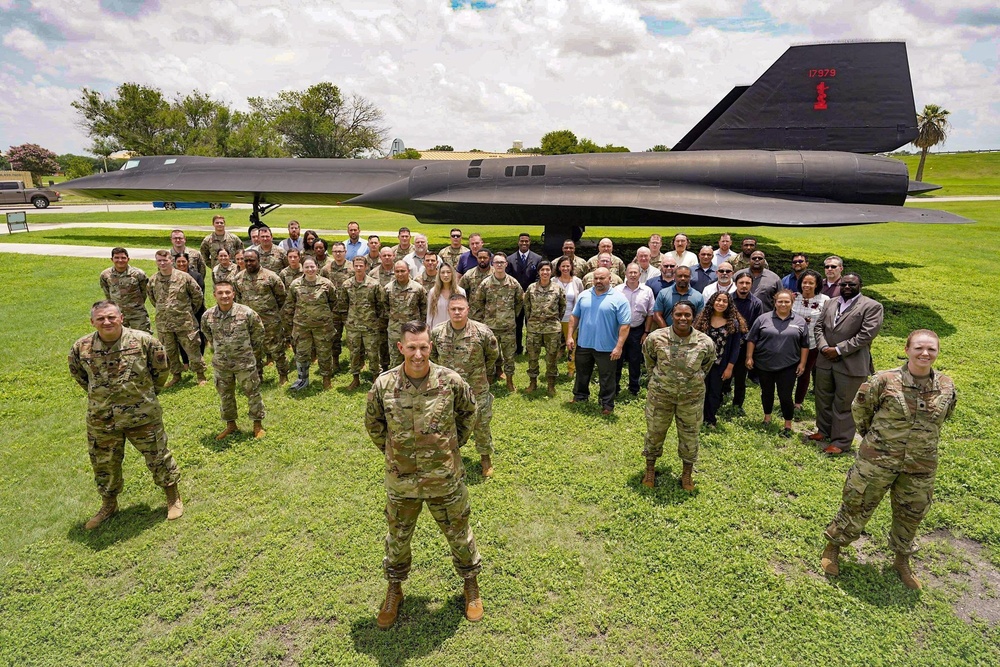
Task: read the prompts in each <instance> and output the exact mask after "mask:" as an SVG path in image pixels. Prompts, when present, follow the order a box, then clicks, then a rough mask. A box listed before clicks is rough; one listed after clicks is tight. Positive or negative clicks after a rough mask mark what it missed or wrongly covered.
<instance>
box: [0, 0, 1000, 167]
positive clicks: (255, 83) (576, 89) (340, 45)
mask: <svg viewBox="0 0 1000 667" xmlns="http://www.w3.org/2000/svg"><path fill="white" fill-rule="evenodd" d="M854 39H865V40H870V39H905V40H906V42H907V45H908V51H909V59H910V68H911V71H912V76H913V87H914V97H915V100H916V104H917V108H918V109H921V108H923V105H924V104H928V103H932V104H939V105H942V106H944V107H945V108H947V109H949V110H950V111H951V112H952V113H951V120H952V121H953V124H954V128H953V130H952V132H951V135H950V137H949V139H948V142H947V144H946V145H945V149H947V150H969V149H986V148H993V149H1000V121H998V119H1000V66H998V58H1000V8H998V5H997V3H996V1H995V0H948V2H944V1H943V0H909V1H904V0H865V1H864V2H860V1H852V0H838V1H830V0H809V1H804V2H803V1H798V0H713V1H712V2H706V1H705V0H571V1H565V0H562V1H560V0H496V1H495V2H483V1H479V0H477V1H473V2H470V1H469V0H337V1H336V2H331V1H330V0H295V1H294V2H277V1H273V0H271V1H268V0H238V1H232V0H201V1H199V2H190V1H188V0H172V1H171V2H166V1H159V0H99V1H98V0H0V41H2V47H0V99H2V100H3V102H2V104H0V150H6V149H7V147H8V146H11V145H16V144H21V143H25V142H32V143H38V144H41V145H43V146H45V147H47V148H49V149H51V150H53V151H55V152H57V153H64V152H74V153H83V152H84V151H85V149H86V147H87V146H88V145H89V141H88V139H87V137H86V136H85V135H84V134H83V132H82V131H81V130H80V128H79V127H78V126H77V122H78V117H77V115H76V113H75V112H74V110H73V109H72V107H70V102H71V101H73V100H75V99H77V98H78V97H79V95H80V89H81V88H82V87H88V88H92V89H96V90H99V91H102V92H105V93H110V92H113V91H114V89H115V88H116V87H117V86H118V85H119V84H120V83H122V82H126V81H134V82H139V83H143V84H147V85H151V86H156V87H159V88H160V89H162V90H163V91H164V92H165V93H167V94H168V95H169V96H173V95H175V94H177V93H188V92H190V91H192V90H194V89H198V90H201V91H203V92H207V93H210V94H211V95H212V96H214V97H216V98H219V99H223V100H225V101H227V102H228V103H230V104H232V105H234V106H236V107H239V108H246V98H247V97H248V96H272V95H274V94H275V93H277V92H278V91H280V90H282V89H296V90H300V89H304V88H306V87H308V86H310V85H312V84H314V83H316V82H318V81H324V80H325V81H331V82H333V83H335V84H337V85H338V86H340V87H341V89H342V90H344V91H346V92H348V93H359V94H361V95H363V96H365V97H367V98H368V99H370V100H371V101H373V102H375V103H376V104H377V105H378V106H379V107H380V108H381V109H382V110H383V111H384V112H385V116H386V121H387V124H388V126H389V127H390V128H391V129H390V132H389V134H390V137H399V138H401V139H403V141H404V143H405V144H406V145H407V146H408V147H414V148H418V149H420V148H424V149H426V148H428V147H430V146H432V145H434V144H439V143H440V144H451V145H453V146H454V147H455V148H456V150H468V149H471V148H480V149H484V150H506V149H507V148H508V147H510V145H511V142H512V141H514V140H516V139H520V140H523V141H524V142H525V145H526V146H532V145H538V142H539V140H540V138H541V136H542V135H543V134H544V133H545V132H547V131H550V130H557V129H564V128H566V129H571V130H573V131H574V132H575V133H576V134H577V136H579V137H588V138H590V139H593V140H594V141H596V142H597V143H599V144H606V143H615V144H620V145H625V146H628V147H629V148H631V149H632V150H636V151H641V150H645V149H646V148H649V147H650V146H653V145H654V144H661V143H662V144H667V145H673V143H674V142H676V141H677V140H678V139H680V138H681V137H682V136H683V135H684V134H685V132H686V131H687V130H688V129H689V128H690V127H691V125H693V124H694V123H695V122H697V121H698V120H699V119H700V118H701V117H702V116H703V115H704V114H705V113H706V112H707V111H708V110H709V109H711V108H712V106H714V104H715V103H716V102H717V101H718V100H719V99H720V98H721V97H722V96H723V95H724V94H725V93H726V92H728V91H729V89H730V88H732V87H733V86H734V85H737V84H745V83H751V82H752V81H754V80H755V79H756V78H757V77H758V76H759V75H760V74H762V73H763V72H764V70H766V69H767V67H768V66H769V65H770V64H771V63H772V62H773V61H774V60H775V59H777V58H778V56H780V55H781V53H783V52H784V51H785V49H786V48H787V47H788V46H789V45H790V44H801V43H806V42H812V41H834V40H854ZM387 148H388V147H387Z"/></svg>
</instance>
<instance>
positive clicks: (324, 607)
mask: <svg viewBox="0 0 1000 667" xmlns="http://www.w3.org/2000/svg"><path fill="white" fill-rule="evenodd" d="M943 207H944V206H942V208H943ZM947 208H948V209H949V210H953V211H955V212H958V213H962V214H964V215H969V216H970V217H974V218H976V219H978V220H979V223H978V224H976V225H967V226H950V225H899V224H890V225H872V226H866V227H860V228H851V229H813V230H809V229H799V230H785V229H773V228H772V229H755V230H752V231H753V232H754V233H757V236H758V238H759V239H760V241H761V243H762V245H763V246H764V248H765V249H766V250H767V252H768V254H769V256H771V257H773V258H775V259H778V258H781V257H787V255H788V252H789V251H791V250H792V249H796V250H803V251H805V252H808V253H809V254H810V256H811V257H814V258H818V257H821V256H823V255H825V254H827V253H831V252H836V253H838V254H841V255H842V256H844V258H845V260H846V263H847V265H848V266H849V267H851V268H852V269H858V270H860V272H861V273H862V275H863V276H864V279H865V289H866V292H867V293H868V294H870V295H871V296H873V297H875V298H877V299H879V300H880V301H881V302H882V303H884V304H885V306H886V311H887V318H886V325H885V327H884V329H883V331H882V333H881V335H880V336H879V338H878V339H877V340H876V343H875V346H874V354H875V360H876V362H875V363H876V366H877V367H879V368H887V367H891V366H893V365H896V364H898V363H900V362H899V359H900V355H901V348H902V343H903V339H904V337H905V335H906V333H907V332H908V331H909V330H910V329H912V328H915V327H930V328H933V329H935V330H937V331H938V332H940V333H941V334H942V348H943V353H942V356H941V359H940V367H941V369H942V370H944V371H945V372H947V373H949V374H951V375H952V376H953V377H954V378H955V380H956V382H957V384H958V386H959V389H960V391H961V399H960V403H959V408H958V410H957V412H956V414H955V418H954V419H953V420H952V422H950V423H949V424H948V425H947V426H946V428H945V430H944V436H943V440H942V447H941V451H942V465H941V469H940V472H939V475H938V483H937V489H936V497H935V501H936V502H935V505H934V506H933V508H932V510H931V512H930V515H929V516H928V518H927V520H926V521H925V523H924V525H923V527H922V529H921V540H922V543H923V545H924V550H923V551H922V552H921V553H920V554H919V555H918V556H917V558H916V565H917V571H918V574H919V575H920V576H922V577H923V578H924V580H925V582H926V584H927V588H926V590H925V591H924V592H923V593H921V594H919V595H918V594H914V593H911V592H909V591H907V590H906V589H905V588H904V587H903V586H902V585H901V584H900V582H899V581H898V579H897V578H896V577H895V575H894V574H893V573H892V572H891V571H887V568H886V566H887V564H888V562H889V559H890V556H889V555H888V554H887V550H886V546H885V544H886V535H887V530H888V525H889V508H888V501H886V503H885V504H884V506H883V507H881V508H880V509H879V511H878V512H877V513H876V515H875V518H874V519H873V521H872V523H871V524H870V525H869V536H868V537H867V538H866V539H864V540H862V541H861V542H860V543H859V545H858V549H857V550H856V551H855V550H847V558H846V562H845V564H844V566H843V568H842V572H843V574H842V575H841V576H840V577H839V578H837V579H830V580H827V579H825V578H824V577H823V576H822V575H821V573H820V570H819V566H818V560H819V552H820V550H821V549H822V537H821V531H822V529H823V527H824V526H825V525H826V523H827V522H828V521H829V519H830V518H831V517H832V516H833V514H834V513H835V511H836V508H837V504H838V502H839V497H840V490H841V486H842V484H843V480H844V473H845V472H846V470H847V468H848V467H849V465H850V461H849V460H847V459H844V458H842V459H837V460H829V459H827V458H825V457H823V456H821V455H820V454H818V453H817V452H816V451H815V449H814V448H813V447H811V446H807V445H805V444H802V443H800V442H798V441H792V442H789V441H786V440H782V439H781V438H779V437H777V435H776V433H775V432H774V431H766V430H764V429H763V428H762V427H761V426H760V424H759V421H760V416H761V415H760V407H759V402H758V398H757V397H758V394H757V392H756V390H753V389H751V392H750V395H749V397H748V401H747V408H748V416H747V417H746V418H742V419H735V420H723V421H722V422H721V423H722V426H721V429H720V431H719V432H717V433H712V434H706V435H704V436H703V439H702V452H701V458H700V461H699V464H698V467H697V472H696V482H697V484H698V491H697V492H696V493H695V494H694V495H693V496H690V497H688V496H687V495H685V494H684V493H682V492H681V491H679V489H678V488H677V486H676V481H675V480H676V476H677V475H678V473H679V468H680V465H679V462H678V461H677V460H676V458H675V456H673V455H670V454H669V453H670V452H672V451H673V447H672V445H671V443H672V442H673V441H674V440H673V438H674V437H675V435H674V432H673V431H671V433H670V435H669V436H668V442H667V446H666V451H667V452H668V455H667V456H665V457H664V459H662V461H661V466H660V470H661V481H660V485H659V486H658V487H657V488H656V489H655V490H652V491H649V490H646V489H644V488H643V487H642V486H641V485H640V484H639V481H640V479H641V472H642V459H641V455H640V451H641V447H642V436H643V432H644V419H643V400H644V394H645V392H644V391H643V394H642V395H641V396H640V398H639V399H638V400H633V399H626V400H624V401H622V402H621V403H620V405H619V407H618V409H616V412H615V415H614V416H613V417H611V418H602V417H601V416H600V415H599V413H598V411H597V409H596V406H595V405H594V404H593V403H591V404H590V405H588V406H582V407H580V406H569V405H567V404H566V400H567V399H568V398H569V388H570V385H569V381H568V380H567V379H566V378H565V377H563V378H561V380H560V384H559V394H558V396H557V398H556V399H555V400H549V399H547V398H545V397H544V395H537V396H525V395H523V394H517V395H507V393H506V391H503V390H501V391H498V393H497V400H496V403H495V413H496V417H495V419H494V434H495V439H496V442H497V447H498V450H499V453H498V456H497V458H496V463H497V476H496V477H495V478H494V479H492V480H483V479H482V478H481V476H480V475H479V469H478V464H477V462H476V457H475V452H474V450H473V449H472V447H471V446H470V447H468V448H467V450H466V452H465V457H466V463H467V464H468V468H469V476H468V481H469V484H470V486H471V492H472V498H473V510H474V514H473V527H474V530H475V531H476V535H477V539H478V542H479V546H480V549H481V551H482V553H483V557H484V560H485V570H484V573H483V575H482V578H481V582H482V588H483V594H484V596H485V601H486V614H487V615H486V619H485V620H484V622H483V623H481V624H479V625H477V626H472V625H470V624H468V623H466V622H465V621H464V620H463V619H462V617H461V611H460V608H459V603H458V599H459V592H460V590H461V587H460V583H459V581H458V579H457V578H456V577H455V576H454V573H453V571H452V569H451V565H450V559H449V558H448V556H447V549H446V546H445V544H444V541H443V538H442V537H441V536H440V534H439V533H438V531H437V528H436V526H435V525H434V523H433V521H431V520H430V518H429V517H423V518H422V519H421V521H420V524H419V526H418V530H417V533H416V536H415V538H414V570H413V574H412V576H411V579H410V581H409V582H408V583H407V585H406V588H405V590H406V594H407V598H406V601H405V602H404V604H403V612H402V618H401V620H400V623H399V625H398V626H397V627H396V628H395V629H393V630H391V631H389V632H379V631H378V630H377V629H376V628H375V624H374V616H375V612H376V610H377V607H378V604H379V603H380V601H381V597H382V594H383V591H384V583H383V581H382V579H381V576H380V561H381V554H382V543H381V541H382V536H383V534H384V532H385V525H384V517H383V514H382V511H383V502H384V501H383V491H382V486H381V474H382V471H381V467H382V465H381V462H380V458H379V455H378V452H377V451H376V450H375V449H374V448H373V447H372V445H371V443H370V442H369V441H368V439H367V437H366V436H365V434H364V430H363V426H362V421H361V415H362V413H363V411H364V406H365V396H364V393H363V392H358V393H353V394H346V393H344V392H343V391H341V390H334V391H331V392H327V393H323V392H321V391H317V389H316V387H315V386H313V387H310V389H309V390H307V391H306V392H305V395H304V396H293V395H291V394H289V393H288V392H287V391H284V390H280V389H278V387H277V386H276V384H275V380H276V378H275V375H274V369H273V368H269V369H268V370H267V373H266V381H265V403H266V405H267V409H268V417H267V420H266V424H267V426H268V428H269V432H268V435H267V437H266V439H264V440H262V441H254V440H252V439H250V438H248V437H246V436H245V435H244V436H242V437H238V438H234V439H232V440H230V441H229V442H226V443H217V442H216V441H215V440H214V437H213V436H214V434H215V433H216V432H217V431H218V430H219V429H220V428H221V422H220V421H219V419H218V402H217V397H216V395H215V391H214V389H213V388H212V387H211V386H208V387H204V388H199V387H197V386H194V385H193V384H192V383H191V382H190V381H188V382H187V383H186V384H185V385H183V386H181V387H178V388H177V389H174V390H170V391H167V392H165V393H164V394H163V396H162V402H163V405H164V414H165V421H166V425H167V429H168V431H169V437H170V444H171V447H172V448H173V450H174V453H175V456H176V458H177V460H178V462H179V464H180V466H181V468H182V471H183V474H184V478H183V481H182V487H181V488H182V491H183V494H184V498H185V502H186V513H185V516H184V517H183V518H182V519H181V520H180V521H178V522H174V523H171V524H169V525H168V524H167V523H166V522H165V521H164V520H163V517H164V503H163V496H162V493H161V492H160V491H159V490H158V489H156V488H155V487H154V486H153V485H152V483H151V481H150V479H149V474H148V472H147V471H146V470H145V467H144V466H143V465H142V461H141V457H138V456H137V455H136V453H135V452H134V450H130V451H129V452H128V455H127V460H126V473H125V474H126V485H125V490H124V493H123V494H122V496H121V501H122V504H123V512H122V513H121V515H120V516H118V517H116V518H114V519H113V520H112V521H111V522H109V524H108V525H107V526H105V527H103V528H102V529H101V530H98V531H96V532H93V533H87V532H85V531H83V529H82V525H83V522H84V521H85V520H86V519H87V518H88V517H89V516H90V515H91V514H92V513H93V511H94V510H95V509H96V508H97V506H98V498H97V495H96V493H95V492H94V489H93V483H92V480H91V475H90V470H89V464H88V461H87V456H86V449H85V448H86V441H85V438H84V425H83V415H84V410H85V400H84V398H83V395H82V392H81V391H80V390H79V388H78V387H77V386H76V385H75V384H74V383H73V382H71V381H70V379H69V377H68V376H67V373H66V362H65V358H66V357H65V355H66V352H67V350H68V349H69V346H70V345H71V343H72V341H73V340H74V339H75V338H76V337H78V336H80V335H83V334H85V333H87V332H88V330H89V325H88V322H87V317H86V310H87V306H88V305H89V303H91V302H92V301H94V300H95V299H97V298H98V297H99V296H100V291H99V288H98V285H97V274H98V272H99V271H100V270H101V269H102V268H104V267H105V266H106V265H107V262H105V261H103V260H82V259H61V258H53V259H46V260H44V261H40V260H39V258H37V257H35V258H31V257H24V258H22V257H13V256H9V255H0V257H2V259H0V281H2V283H3V284H4V285H7V286H8V287H9V288H8V289H7V290H4V291H3V293H2V294H0V418H2V423H3V425H4V428H3V432H2V433H0V468H2V469H3V470H4V475H3V478H2V482H0V534H2V535H4V537H5V539H4V540H3V544H2V546H0V664H38V665H53V664H58V665H61V666H68V665H78V664H79V665H91V664H100V663H107V662H111V661H114V662H117V663H123V664H136V665H138V664H150V665H160V664H189V665H215V664H230V665H236V664H246V665H251V664H273V665H280V664H317V665H318V664H345V665H347V664H350V665H353V664H361V665H376V664H378V665H402V664H412V665H467V664H472V663H477V664H490V665H501V664H509V665H523V664H539V665H556V664H593V665H597V664H601V665H605V664H621V665H632V664H639V663H647V664H705V663H709V664H748V663H756V664H768V665H800V664H811V663H813V662H815V661H816V660H817V657H816V656H837V658H836V659H837V662H839V663H841V664H851V665H854V664H858V665H860V664H873V663H878V664H887V665H889V664H899V665H913V664H966V665H987V664H997V663H998V662H1000V649H998V648H997V647H998V646H1000V625H998V621H1000V614H998V612H997V609H998V604H1000V602H998V597H997V596H998V594H1000V591H998V586H997V584H996V583H993V584H992V585H991V584H990V583H989V581H990V577H992V581H993V582H997V581H998V578H1000V572H998V566H1000V485H998V484H997V481H996V480H997V479H1000V426H998V423H997V420H996V415H997V414H998V412H1000V391H998V388H997V387H998V385H997V382H996V380H995V378H994V377H993V375H992V372H991V371H990V370H989V369H991V368H995V366H996V359H995V354H994V351H995V350H996V349H998V348H1000V333H998V330H997V326H996V313H997V312H1000V296H998V293H997V290H996V289H995V285H994V282H995V281H994V279H993V276H992V274H991V273H990V272H988V271H983V270H978V269H979V267H983V266H991V265H992V262H993V259H994V257H993V253H994V248H993V246H994V245H995V244H993V243H990V242H984V239H990V238H996V237H995V236H994V235H995V234H997V233H998V232H1000V213H998V212H997V208H996V207H995V206H992V205H985V204H982V203H975V204H948V205H947ZM177 215H181V213H180V212H178V213H177ZM296 215H298V213H296ZM324 215H327V216H329V213H325V214H324ZM201 219H202V220H204V218H201ZM310 224H317V225H318V222H310ZM364 224H365V225H366V226H369V225H371V226H374V223H368V222H366V223H364ZM431 229H433V230H434V233H435V234H436V236H435V237H434V238H433V239H432V244H435V243H436V245H441V244H442V243H443V240H444V233H445V232H446V230H445V229H444V228H441V227H434V228H431ZM439 230H440V231H439ZM98 231H99V230H87V233H89V234H97V232H98ZM514 231H516V230H510V229H503V228H501V229H496V230H493V229H491V230H489V231H488V233H487V240H488V242H489V243H491V244H493V245H498V246H509V245H510V242H511V241H512V240H513V233H512V232H514ZM590 231H593V232H594V233H595V234H599V233H600V230H590ZM615 231H616V233H618V232H620V233H621V234H622V235H623V236H621V238H622V240H623V242H632V243H635V242H638V240H639V239H640V236H641V232H640V231H639V230H615ZM733 231H734V233H736V234H737V235H739V233H740V232H741V231H751V230H740V229H734V230H733ZM131 234H132V233H131V232H128V236H127V237H126V238H127V239H128V240H129V242H130V243H134V244H135V245H140V241H143V242H144V243H145V242H149V243H151V245H150V246H149V247H155V246H157V245H160V243H159V242H158V240H157V239H156V238H153V239H150V238H149V237H148V236H146V235H145V232H143V234H142V235H136V236H132V235H131ZM154 234H156V232H154ZM710 234H711V235H714V234H715V232H714V231H712V230H692V236H694V237H695V238H696V239H697V240H702V239H705V240H707V239H708V238H710ZM588 236H589V233H588ZM616 238H619V236H616ZM63 242H66V241H65V240H64V241H63ZM76 242H83V241H82V240H78V241H76ZM100 242H101V243H102V244H104V243H106V242H107V243H110V241H106V240H105V239H100ZM144 243H143V245H144ZM815 263H817V264H818V262H815ZM139 265H140V266H141V267H142V268H144V269H146V270H149V271H151V270H152V264H151V263H149V262H140V263H139ZM782 266H783V264H782ZM15 286H16V288H13V287H15ZM524 363H525V362H524V360H523V359H519V360H518V373H517V375H516V380H517V383H518V385H519V386H523V385H524V383H525V382H526V379H525V375H524ZM346 382H347V378H345V377H344V376H343V375H340V376H338V377H337V378H336V380H335V384H337V385H341V386H342V385H343V384H346ZM240 404H241V406H245V402H244V401H242V400H241V402H240ZM241 410H243V411H244V412H243V414H244V415H245V407H241ZM807 413H808V415H809V416H811V414H812V411H811V409H808V410H807ZM241 424H242V425H243V427H244V428H247V426H248V423H247V422H246V418H245V416H244V417H243V418H242V419H241ZM803 426H804V424H803ZM991 586H992V587H991Z"/></svg>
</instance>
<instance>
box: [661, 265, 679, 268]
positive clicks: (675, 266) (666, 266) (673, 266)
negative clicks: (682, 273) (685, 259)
mask: <svg viewBox="0 0 1000 667" xmlns="http://www.w3.org/2000/svg"><path fill="white" fill-rule="evenodd" d="M663 268H665V269H676V268H677V265H676V264H664V265H663Z"/></svg>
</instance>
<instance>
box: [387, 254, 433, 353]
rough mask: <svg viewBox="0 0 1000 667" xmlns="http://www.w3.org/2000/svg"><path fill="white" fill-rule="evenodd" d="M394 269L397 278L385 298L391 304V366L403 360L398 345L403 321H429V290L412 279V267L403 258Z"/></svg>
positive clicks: (391, 282) (390, 283) (389, 334)
mask: <svg viewBox="0 0 1000 667" xmlns="http://www.w3.org/2000/svg"><path fill="white" fill-rule="evenodd" d="M393 271H394V272H395V274H396V278H395V280H392V281H390V282H389V284H388V285H387V286H386V288H385V300H386V303H387V304H389V326H388V328H387V330H386V331H387V334H388V336H387V340H388V344H389V367H390V368H391V367H393V366H398V365H399V364H401V363H402V362H403V357H402V355H400V353H399V350H398V349H397V347H396V343H397V342H398V341H399V339H400V337H401V336H402V327H403V323H404V322H410V321H413V320H416V321H418V322H426V321H427V290H425V289H424V288H423V287H421V286H420V284H419V283H418V282H417V281H415V280H410V267H409V266H407V264H406V262H404V261H403V260H397V262H396V264H395V266H394V267H393Z"/></svg>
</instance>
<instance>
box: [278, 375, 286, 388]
mask: <svg viewBox="0 0 1000 667" xmlns="http://www.w3.org/2000/svg"><path fill="white" fill-rule="evenodd" d="M285 384H288V373H281V374H279V375H278V386H279V387H280V386H282V385H285Z"/></svg>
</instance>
